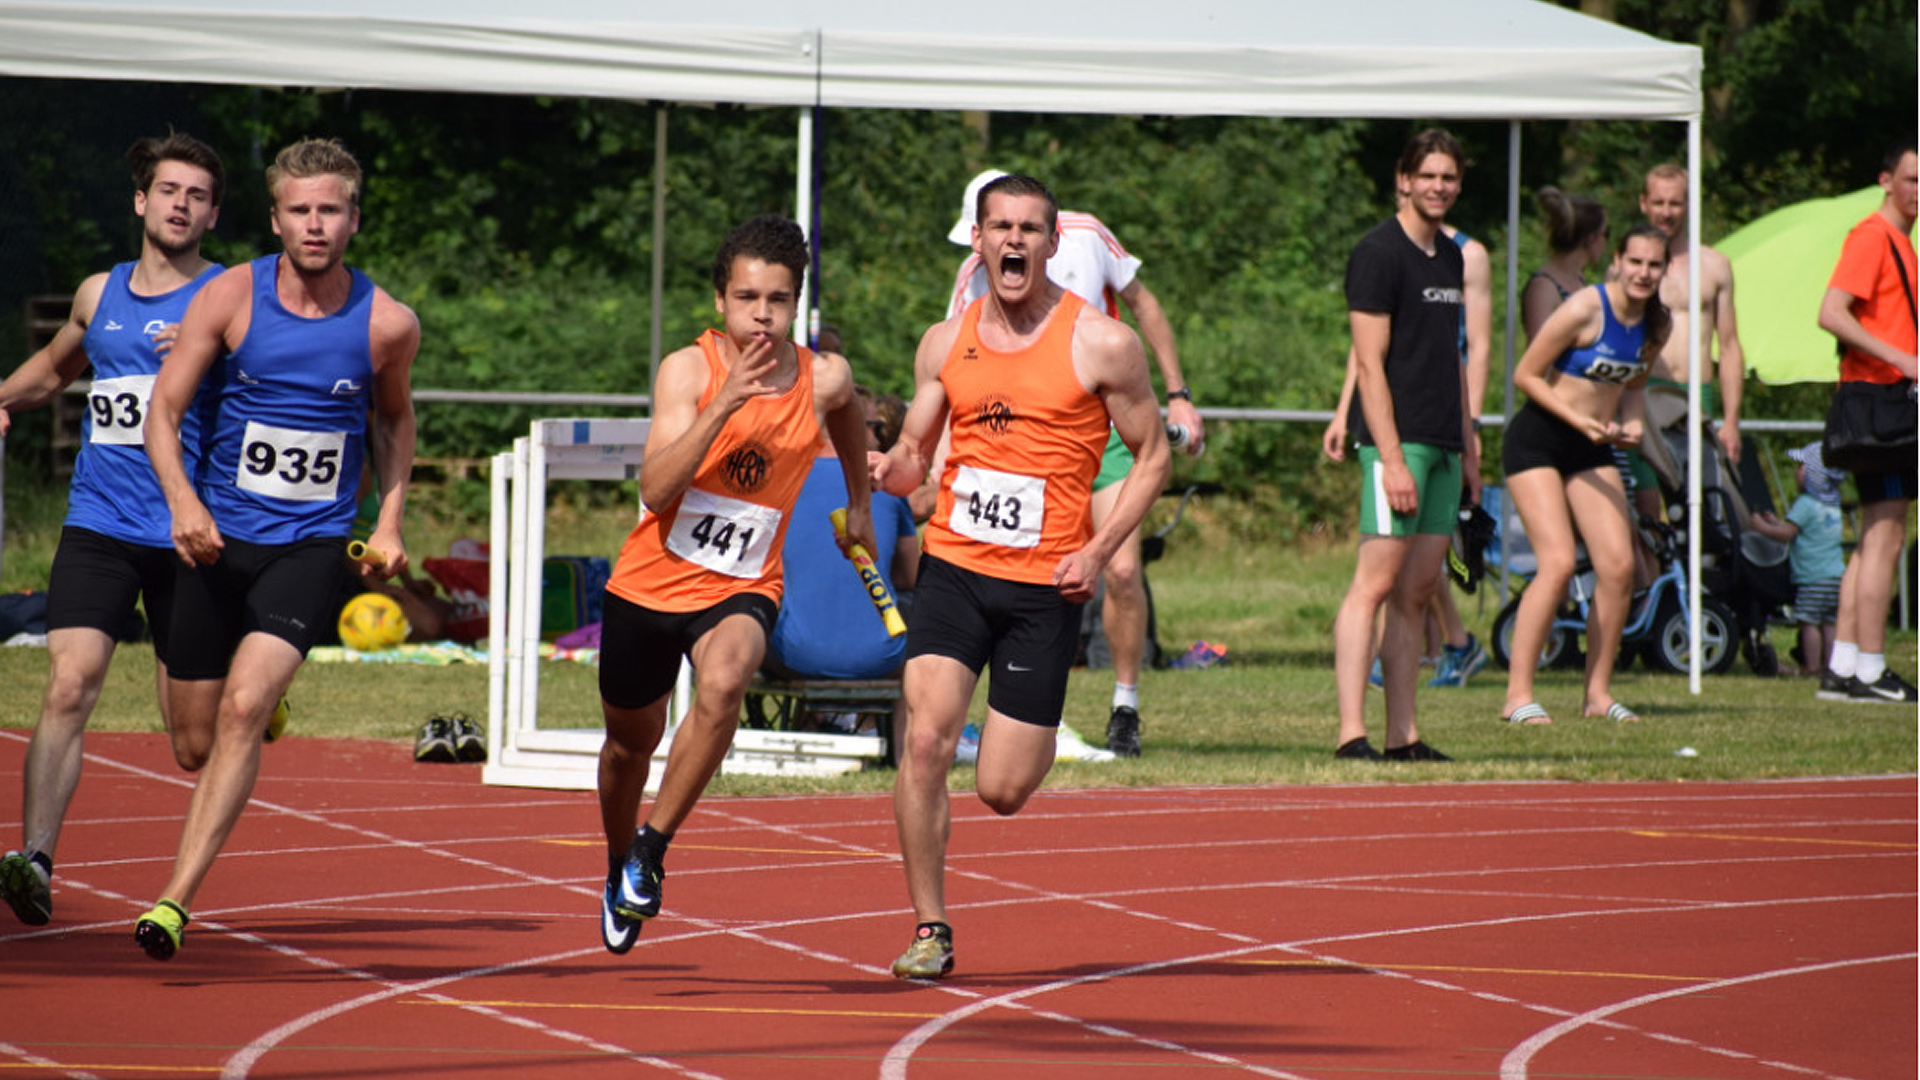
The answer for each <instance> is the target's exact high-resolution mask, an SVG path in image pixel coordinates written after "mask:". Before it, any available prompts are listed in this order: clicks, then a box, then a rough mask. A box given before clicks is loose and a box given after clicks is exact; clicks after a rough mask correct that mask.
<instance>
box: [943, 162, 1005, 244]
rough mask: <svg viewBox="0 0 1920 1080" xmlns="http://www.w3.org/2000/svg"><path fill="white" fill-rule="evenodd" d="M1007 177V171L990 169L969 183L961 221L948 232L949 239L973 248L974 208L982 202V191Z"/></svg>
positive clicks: (962, 203)
mask: <svg viewBox="0 0 1920 1080" xmlns="http://www.w3.org/2000/svg"><path fill="white" fill-rule="evenodd" d="M1006 175H1007V171H1006V170H1005V169H988V170H987V171H986V172H983V173H981V174H980V175H979V176H976V177H974V178H973V179H971V180H969V181H967V194H966V196H965V197H964V198H962V199H961V200H960V220H959V221H956V222H954V223H953V228H952V229H950V230H948V231H947V239H948V240H951V241H953V242H954V243H956V244H959V245H960V246H962V247H972V246H973V224H974V217H973V215H974V207H976V206H977V205H979V202H980V189H981V188H983V187H986V186H987V185H988V184H991V183H993V182H994V181H995V180H998V179H1000V178H1001V177H1003V176H1006Z"/></svg>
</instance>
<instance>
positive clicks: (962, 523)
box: [947, 465, 1047, 548]
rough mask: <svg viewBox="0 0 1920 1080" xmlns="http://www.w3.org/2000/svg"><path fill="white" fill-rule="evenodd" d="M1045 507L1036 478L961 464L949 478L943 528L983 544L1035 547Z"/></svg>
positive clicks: (1043, 485) (1043, 487)
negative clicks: (947, 511)
mask: <svg viewBox="0 0 1920 1080" xmlns="http://www.w3.org/2000/svg"><path fill="white" fill-rule="evenodd" d="M1046 507H1047V482H1046V481H1045V480H1043V479H1041V478H1040V477H1037V476H1021V475H1019V474H1018V473H1004V472H995V471H994V470H992V469H978V468H974V467H972V466H970V465H963V466H961V467H960V469H959V470H958V471H957V472H956V473H955V475H954V478H953V514H952V516H950V517H949V518H948V519H947V528H949V529H952V530H953V531H954V532H956V533H959V534H960V535H961V536H964V537H966V538H968V539H969V540H978V541H979V542H981V543H983V544H998V545H1000V546H1001V547H1011V548H1030V547H1038V546H1039V544H1040V530H1041V526H1043V525H1044V524H1045V523H1046Z"/></svg>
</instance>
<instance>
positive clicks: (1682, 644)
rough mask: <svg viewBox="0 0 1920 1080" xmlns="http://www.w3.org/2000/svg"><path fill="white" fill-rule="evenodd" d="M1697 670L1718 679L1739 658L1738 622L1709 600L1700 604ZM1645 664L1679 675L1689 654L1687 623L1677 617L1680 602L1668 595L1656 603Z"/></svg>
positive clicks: (1724, 607) (1715, 602)
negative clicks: (1656, 610)
mask: <svg viewBox="0 0 1920 1080" xmlns="http://www.w3.org/2000/svg"><path fill="white" fill-rule="evenodd" d="M1700 638H1701V640H1700V670H1701V671H1702V672H1703V673H1705V674H1708V675H1718V674H1720V673H1721V672H1723V671H1725V670H1727V669H1728V668H1730V667H1732V666H1733V662H1734V661H1735V660H1737V659H1739V657H1740V621H1739V620H1738V619H1736V618H1735V617H1734V614H1733V612H1732V610H1730V609H1729V608H1728V607H1727V605H1725V604H1723V603H1721V602H1720V601H1718V600H1715V599H1714V598H1712V597H1710V596H1709V597H1703V598H1701V602H1700ZM1646 652H1647V661H1648V663H1649V664H1650V665H1652V666H1654V667H1658V668H1661V669H1663V670H1666V671H1671V672H1676V673H1682V674H1684V673H1685V672H1686V670H1687V662H1688V660H1689V659H1690V658H1691V655H1692V651H1691V649H1690V648H1689V637H1688V626H1687V620H1686V619H1685V618H1684V617H1682V616H1681V614H1680V600H1679V598H1678V597H1675V596H1672V595H1669V596H1667V597H1666V598H1665V599H1663V600H1662V601H1661V602H1660V611H1659V612H1658V613H1657V614H1656V615H1655V616H1654V623H1653V637H1652V638H1651V639H1650V640H1648V642H1647V645H1646Z"/></svg>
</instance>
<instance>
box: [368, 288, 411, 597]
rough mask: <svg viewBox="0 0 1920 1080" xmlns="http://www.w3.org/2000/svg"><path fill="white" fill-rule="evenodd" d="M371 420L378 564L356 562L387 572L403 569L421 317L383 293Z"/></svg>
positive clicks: (377, 300) (371, 571)
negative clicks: (377, 509)
mask: <svg viewBox="0 0 1920 1080" xmlns="http://www.w3.org/2000/svg"><path fill="white" fill-rule="evenodd" d="M371 332H372V336H373V419H372V422H371V423H370V424H369V425H368V427H367V449H368V450H369V451H370V452H371V453H372V454H373V464H374V482H375V483H376V484H378V485H379V489H380V517H379V519H378V520H377V521H375V522H374V527H373V535H372V536H370V537H368V540H367V546H368V547H369V548H371V549H372V550H374V551H377V552H379V553H380V555H381V559H382V561H381V564H380V565H379V566H378V567H375V566H372V565H369V564H367V563H364V562H363V563H361V564H360V573H361V575H362V576H378V577H382V578H386V577H392V576H393V575H395V574H402V573H405V571H406V569H407V545H406V541H405V539H404V538H403V536H402V523H403V522H404V520H405V517H406V509H407V481H408V480H409V479H411V478H412V476H413V454H414V444H415V439H416V437H417V431H418V429H417V426H416V422H415V419H414V413H413V359H414V357H415V356H416V355H418V354H419V352H420V320H419V319H418V318H416V317H415V316H414V313H413V309H412V308H409V307H407V306H406V305H405V304H402V303H400V302H399V301H397V300H395V299H394V298H393V297H391V296H389V295H387V292H386V290H384V289H382V290H380V291H379V292H376V293H375V294H374V297H373V319H372V327H371Z"/></svg>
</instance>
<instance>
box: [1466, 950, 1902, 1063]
mask: <svg viewBox="0 0 1920 1080" xmlns="http://www.w3.org/2000/svg"><path fill="white" fill-rule="evenodd" d="M1916 956H1920V953H1910V952H1909V953H1894V954H1889V955H1886V956H1862V957H1857V958H1854V959H1851V960H1835V961H1831V962H1829V963H1824V964H1807V965H1804V966H1801V967H1791V968H1776V969H1774V970H1772V971H1757V972H1753V973H1751V974H1748V975H1740V976H1736V977H1734V978H1730V979H1718V980H1715V981H1713V982H1706V983H1701V984H1699V985H1698V986H1685V987H1680V988H1678V989H1675V990H1662V991H1659V992H1658V993H1652V994H1643V995H1641V996H1640V997H1634V998H1628V999H1627V1000H1625V1001H1617V1002H1614V1003H1613V1004H1611V1005H1604V1006H1602V1007H1600V1008H1598V1009H1589V1010H1587V1011H1586V1012H1583V1013H1580V1014H1578V1015H1576V1016H1569V1017H1568V1018H1567V1019H1565V1020H1562V1021H1560V1022H1559V1023H1557V1024H1554V1025H1553V1026H1552V1027H1548V1028H1544V1029H1542V1030H1541V1031H1539V1032H1536V1033H1535V1034H1534V1035H1532V1036H1530V1037H1528V1038H1527V1039H1525V1040H1524V1041H1522V1042H1521V1043H1520V1045H1518V1046H1516V1047H1514V1048H1513V1049H1512V1050H1510V1051H1508V1052H1507V1056H1506V1057H1505V1058H1503V1059H1501V1061H1500V1080H1527V1077H1528V1073H1527V1068H1528V1066H1529V1065H1530V1064H1531V1063H1532V1061H1533V1058H1534V1056H1535V1055H1537V1054H1538V1053H1539V1052H1540V1051H1541V1050H1543V1049H1545V1048H1546V1047H1547V1046H1548V1045H1550V1044H1551V1043H1553V1042H1554V1041H1555V1040H1556V1039H1559V1038H1560V1037H1562V1036H1564V1035H1567V1034H1569V1033H1571V1032H1574V1031H1578V1030H1579V1029H1581V1028H1583V1027H1587V1026H1588V1025H1591V1024H1593V1023H1595V1022H1597V1021H1600V1020H1604V1019H1606V1018H1608V1017H1611V1016H1613V1015H1614V1014H1615V1013H1621V1012H1625V1011H1627V1010H1628V1009H1637V1008H1640V1007H1642V1006H1645V1005H1651V1004H1654V1003H1655V1002H1660V1001H1668V1000H1671V999H1673V998H1679V997H1688V996H1690V995H1693V994H1701V993H1707V992H1710V991H1714V990H1724V989H1726V988H1728V987H1732V986H1744V985H1746V984H1748V983H1756V982H1764V981H1767V980H1769V979H1780V978H1789V977H1792V976H1796V975H1811V974H1815V973H1817V972H1822V971H1834V970H1838V969H1840V968H1849V967H1859V966H1861V965H1865V964H1886V963H1893V962H1896V961H1902V960H1912V959H1914V958H1916ZM1678 1041H1682V1042H1684V1043H1686V1044H1687V1045H1688V1046H1692V1047H1695V1048H1698V1049H1702V1050H1707V1051H1709V1052H1712V1053H1718V1054H1724V1055H1726V1056H1729V1057H1738V1058H1743V1059H1748V1060H1752V1061H1755V1062H1758V1063H1759V1064H1762V1065H1771V1066H1773V1067H1775V1068H1785V1069H1790V1070H1792V1071H1795V1072H1802V1073H1807V1074H1810V1075H1818V1076H1822V1077H1828V1076H1831V1075H1832V1074H1829V1073H1812V1071H1811V1070H1807V1069H1806V1068H1805V1067H1804V1066H1792V1065H1786V1064H1783V1063H1776V1062H1770V1061H1766V1060H1763V1059H1761V1058H1758V1057H1755V1056H1754V1055H1751V1054H1744V1053H1741V1052H1739V1051H1734V1050H1723V1049H1719V1048H1715V1047H1709V1046H1706V1045H1704V1044H1701V1043H1696V1042H1694V1041H1693V1040H1691V1039H1680V1040H1678ZM1833 1080H1846V1078H1844V1077H1837V1076H1835V1077H1833Z"/></svg>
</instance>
